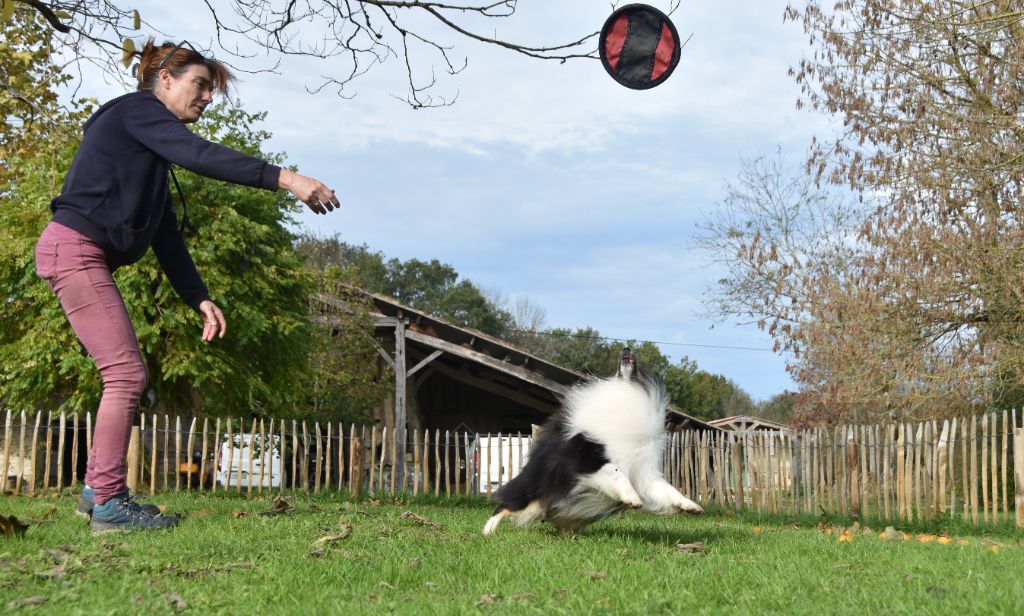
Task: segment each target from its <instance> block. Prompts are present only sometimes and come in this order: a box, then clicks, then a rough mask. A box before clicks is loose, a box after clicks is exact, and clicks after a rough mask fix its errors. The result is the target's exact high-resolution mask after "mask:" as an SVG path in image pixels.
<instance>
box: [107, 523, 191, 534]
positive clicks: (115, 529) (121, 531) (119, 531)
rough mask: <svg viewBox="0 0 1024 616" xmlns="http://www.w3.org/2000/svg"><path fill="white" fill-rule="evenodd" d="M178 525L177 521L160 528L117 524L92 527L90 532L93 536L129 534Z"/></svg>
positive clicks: (168, 528)
mask: <svg viewBox="0 0 1024 616" xmlns="http://www.w3.org/2000/svg"><path fill="white" fill-rule="evenodd" d="M177 525H178V524H177V522H176V523H174V524H172V525H171V526H161V527H159V528H142V527H138V528H124V527H117V526H115V527H113V528H100V529H95V528H92V529H90V533H92V535H93V536H96V535H113V534H119V535H127V534H128V533H134V532H137V531H154V530H170V529H172V528H174V527H175V526H177Z"/></svg>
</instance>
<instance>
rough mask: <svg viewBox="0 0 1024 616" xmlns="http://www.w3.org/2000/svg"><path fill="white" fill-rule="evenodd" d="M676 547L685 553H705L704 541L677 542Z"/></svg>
mask: <svg viewBox="0 0 1024 616" xmlns="http://www.w3.org/2000/svg"><path fill="white" fill-rule="evenodd" d="M676 549H677V550H679V551H680V552H682V553H683V554H703V553H704V542H703V541H698V542H696V543H677V544H676Z"/></svg>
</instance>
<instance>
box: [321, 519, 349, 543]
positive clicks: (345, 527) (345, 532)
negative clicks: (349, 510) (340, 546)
mask: <svg viewBox="0 0 1024 616" xmlns="http://www.w3.org/2000/svg"><path fill="white" fill-rule="evenodd" d="M338 526H339V527H340V531H341V532H339V533H337V534H335V535H326V536H324V537H320V538H319V539H317V540H316V541H314V542H313V547H318V546H324V547H327V546H330V545H332V544H334V543H337V542H338V541H341V540H342V539H344V538H345V537H348V536H349V535H351V534H352V525H351V524H344V523H342V524H339V525H338Z"/></svg>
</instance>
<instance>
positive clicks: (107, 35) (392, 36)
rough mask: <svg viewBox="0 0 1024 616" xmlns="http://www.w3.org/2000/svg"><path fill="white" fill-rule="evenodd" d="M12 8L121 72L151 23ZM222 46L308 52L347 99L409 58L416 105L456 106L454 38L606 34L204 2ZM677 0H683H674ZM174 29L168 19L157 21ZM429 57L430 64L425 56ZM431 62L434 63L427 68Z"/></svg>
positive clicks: (104, 6)
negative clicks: (357, 85)
mask: <svg viewBox="0 0 1024 616" xmlns="http://www.w3.org/2000/svg"><path fill="white" fill-rule="evenodd" d="M4 2H5V5H4V6H6V7H10V6H16V7H18V8H19V10H29V9H30V10H32V11H35V12H37V13H38V14H39V15H40V16H42V17H43V18H45V19H46V20H47V22H48V23H49V24H50V26H51V27H52V28H53V30H54V32H53V40H54V41H55V44H56V45H57V46H59V47H61V48H63V49H65V50H67V51H70V52H71V53H72V54H74V56H75V62H76V64H80V63H82V62H93V63H98V64H101V65H103V66H105V67H106V69H107V72H108V73H109V74H111V75H118V76H120V77H121V78H124V77H123V75H124V74H123V73H122V72H120V71H119V69H118V68H117V67H118V64H119V63H120V62H121V60H122V58H125V57H127V58H128V60H127V62H126V63H125V66H127V65H128V64H129V63H130V56H131V54H132V53H133V52H134V50H135V48H136V45H135V42H134V40H133V39H132V38H130V37H132V36H135V35H137V34H138V31H139V30H140V28H141V27H142V25H143V24H145V25H147V26H150V25H151V24H148V23H146V22H144V21H142V16H141V15H140V14H139V12H138V11H137V10H133V9H131V8H130V5H129V4H127V3H124V2H115V1H112V0H75V1H69V2H61V1H57V0H51V1H44V0H4ZM203 4H204V5H205V7H206V9H207V14H206V19H208V20H209V24H210V30H211V31H213V32H215V33H216V45H217V47H218V49H219V51H221V52H224V53H226V54H227V55H228V57H229V58H230V59H231V62H232V63H235V64H236V65H237V66H238V67H239V68H242V69H243V70H248V71H253V72H257V71H274V70H276V68H277V66H278V65H279V63H280V61H281V59H282V58H286V57H292V56H294V57H302V58H308V59H312V60H319V61H322V63H323V64H326V65H328V66H330V68H328V69H327V71H330V72H332V73H333V71H335V70H338V69H337V68H336V67H339V66H340V67H342V68H341V72H340V74H339V73H333V74H328V75H325V76H324V77H323V81H322V82H321V83H320V84H318V85H316V86H314V87H312V88H311V91H312V92H320V91H321V90H324V89H325V88H333V89H335V90H336V92H337V93H338V94H339V95H341V96H347V95H348V94H347V92H348V90H347V88H349V87H350V86H351V84H352V82H353V81H355V80H356V79H357V78H358V77H360V76H361V75H363V74H365V73H366V72H368V71H369V70H371V69H372V68H374V66H376V65H379V64H383V63H385V62H388V61H395V62H400V63H402V64H404V66H405V73H406V84H405V86H404V87H405V94H404V96H402V97H397V98H401V99H402V100H404V101H405V102H407V103H408V104H409V105H411V106H412V107H414V108H419V107H432V106H441V105H449V104H452V103H453V102H454V101H455V98H456V97H455V96H451V95H436V96H435V95H434V94H432V92H433V91H434V90H435V86H437V85H438V69H440V71H443V73H444V74H445V75H447V76H449V77H454V76H457V75H458V74H459V73H460V72H462V70H464V69H465V68H466V66H467V62H468V61H467V59H466V58H465V57H460V56H459V55H458V54H456V53H455V50H454V47H453V45H452V44H451V43H449V42H448V41H447V40H446V39H448V38H455V39H461V40H463V41H474V42H477V43H483V44H486V45H493V46H498V47H502V48H504V49H508V50H510V51H513V52H516V53H519V54H522V55H525V56H528V57H531V58H538V59H546V60H556V61H559V62H564V61H566V60H569V59H572V58H597V45H596V37H597V33H596V32H593V33H589V34H586V35H584V36H581V37H579V38H576V39H574V40H570V41H567V42H564V43H555V44H550V45H548V44H540V45H527V44H522V43H516V42H512V41H509V40H506V39H503V38H501V37H500V36H498V35H497V33H496V29H495V27H494V25H495V24H500V23H502V22H504V21H507V20H508V19H510V18H511V17H512V16H513V15H514V14H515V12H516V8H517V4H518V2H517V0H488V1H485V2H480V1H478V0H418V1H415V2H405V1H396V0H352V1H351V2H348V1H346V2H338V1H335V0H307V1H306V2H302V3H297V2H287V3H282V2H274V1H273V0H230V1H229V2H221V3H213V2H204V3H203ZM675 4H676V5H677V4H678V3H675ZM154 29H158V30H159V29H164V30H169V29H170V25H169V24H154ZM268 55H269V56H270V57H271V58H272V59H273V62H274V63H273V64H272V65H270V66H266V65H261V64H259V61H258V60H254V59H253V58H254V57H256V56H268ZM425 57H430V58H432V59H431V60H429V61H427V62H426V63H424V62H423V58H425ZM424 64H426V66H424Z"/></svg>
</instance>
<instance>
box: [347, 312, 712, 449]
mask: <svg viewBox="0 0 1024 616" xmlns="http://www.w3.org/2000/svg"><path fill="white" fill-rule="evenodd" d="M363 293H364V294H365V295H366V297H367V298H369V299H370V300H371V302H372V304H373V306H372V310H371V316H372V317H373V319H374V327H375V332H376V337H377V339H378V341H379V343H380V348H379V349H378V351H379V353H380V355H381V357H382V358H383V359H384V361H386V362H387V363H388V364H389V365H391V366H392V367H393V368H394V371H395V389H394V394H393V397H392V400H391V401H390V404H387V405H386V408H385V409H382V411H381V412H380V417H378V418H377V419H378V420H379V421H380V422H381V423H383V424H384V425H387V426H388V427H389V428H390V429H393V428H394V426H396V425H397V426H406V427H408V428H409V429H411V430H423V429H429V430H442V431H444V430H460V431H461V430H467V431H470V432H480V433H487V432H491V433H495V432H502V433H516V432H522V433H524V434H529V433H530V432H531V426H532V425H534V424H542V423H544V421H545V420H546V419H547V417H548V416H549V415H551V414H552V413H554V412H555V411H556V410H557V409H558V407H559V405H560V404H561V400H562V398H563V396H564V395H565V393H566V392H567V391H568V389H569V388H570V387H571V386H572V385H574V384H575V383H577V382H579V381H581V380H584V379H586V378H588V377H587V375H585V374H582V373H580V372H576V371H575V370H571V369H569V368H565V367H563V366H559V365H557V364H553V363H551V362H549V361H546V360H544V359H541V358H539V357H537V356H535V355H532V354H530V353H529V352H527V351H525V350H523V349H521V348H519V347H517V346H515V345H514V344H512V343H510V342H507V341H504V340H501V339H499V338H495V337H493V336H489V335H487V334H484V333H483V332H480V331H477V330H474V329H472V328H468V327H463V326H459V325H455V324H453V323H450V322H448V321H446V320H444V319H441V318H438V317H435V316H432V315H429V314H427V313H425V312H421V311H419V310H416V309H414V308H411V307H409V306H406V305H403V304H401V303H400V302H398V301H397V300H395V299H393V298H390V297H387V296H385V295H381V294H377V293H368V292H363ZM642 360H643V358H641V361H642ZM390 409H393V412H388V411H389V410H390ZM669 413H670V415H671V420H672V423H673V424H674V427H675V429H698V430H711V431H718V428H716V427H714V426H711V425H710V424H708V423H706V422H704V421H701V420H699V419H697V418H695V417H691V416H689V415H687V414H685V413H682V412H680V411H678V410H676V409H669Z"/></svg>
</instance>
